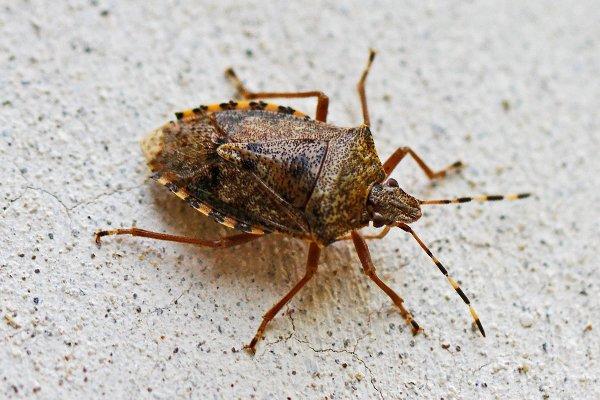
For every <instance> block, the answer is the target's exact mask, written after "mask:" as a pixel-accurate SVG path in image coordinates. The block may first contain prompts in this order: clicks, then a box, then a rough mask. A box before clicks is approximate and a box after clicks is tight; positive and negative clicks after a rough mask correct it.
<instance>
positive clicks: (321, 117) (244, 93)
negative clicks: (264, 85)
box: [225, 68, 329, 122]
mask: <svg viewBox="0 0 600 400" xmlns="http://www.w3.org/2000/svg"><path fill="white" fill-rule="evenodd" d="M225 76H226V77H227V78H228V79H229V80H230V81H231V82H232V83H233V85H234V86H235V88H236V90H237V92H238V95H239V96H240V97H241V98H243V99H248V100H252V99H273V98H285V99H298V98H306V97H316V98H317V113H316V116H315V119H316V120H317V121H321V122H326V121H327V110H328V109H329V97H327V95H326V94H325V93H323V92H321V91H319V90H312V91H308V92H252V91H250V90H248V89H247V88H246V86H245V85H244V83H243V82H242V81H241V80H240V78H238V77H237V75H236V74H235V72H234V71H233V68H228V69H227V70H225Z"/></svg>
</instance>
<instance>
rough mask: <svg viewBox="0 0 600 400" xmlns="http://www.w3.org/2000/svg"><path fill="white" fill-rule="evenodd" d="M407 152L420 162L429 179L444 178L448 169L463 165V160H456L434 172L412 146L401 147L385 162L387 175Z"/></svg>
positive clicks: (384, 167)
mask: <svg viewBox="0 0 600 400" xmlns="http://www.w3.org/2000/svg"><path fill="white" fill-rule="evenodd" d="M407 154H408V155H410V156H411V157H412V158H413V159H414V160H415V161H416V162H417V164H419V167H421V169H422V170H423V172H425V175H427V177H428V178H429V179H437V178H443V177H445V176H446V174H447V173H448V171H450V170H453V169H457V168H461V167H462V166H463V163H462V161H456V162H454V163H452V164H450V165H449V166H447V167H446V168H444V169H441V170H439V171H435V172H434V171H433V170H432V169H431V168H429V166H428V165H427V164H425V161H423V160H422V159H421V157H419V156H418V155H417V153H415V152H414V151H413V150H412V149H411V148H410V147H400V148H399V149H397V150H396V151H395V152H394V153H393V154H392V155H391V156H390V157H389V158H388V159H387V160H386V161H385V163H383V170H384V171H385V173H386V175H387V176H390V174H391V173H392V171H393V170H394V168H396V166H397V165H398V164H399V163H400V161H402V159H403V158H404V157H405V156H406V155H407Z"/></svg>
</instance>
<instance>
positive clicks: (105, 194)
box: [68, 183, 144, 211]
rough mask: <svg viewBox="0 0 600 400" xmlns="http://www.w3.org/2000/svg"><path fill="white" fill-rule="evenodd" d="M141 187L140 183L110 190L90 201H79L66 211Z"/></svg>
mask: <svg viewBox="0 0 600 400" xmlns="http://www.w3.org/2000/svg"><path fill="white" fill-rule="evenodd" d="M143 185H144V183H140V184H139V185H135V186H129V187H124V188H118V189H115V190H111V191H110V192H104V193H100V194H99V195H97V196H96V197H94V198H93V199H92V200H83V201H80V202H79V203H77V204H75V205H73V206H71V207H69V208H68V210H69V211H73V210H74V209H76V208H79V207H82V206H87V205H90V204H94V203H96V202H97V201H98V200H99V199H102V198H104V197H110V196H112V195H115V194H117V193H126V192H129V191H131V190H134V189H138V188H140V187H142V186H143Z"/></svg>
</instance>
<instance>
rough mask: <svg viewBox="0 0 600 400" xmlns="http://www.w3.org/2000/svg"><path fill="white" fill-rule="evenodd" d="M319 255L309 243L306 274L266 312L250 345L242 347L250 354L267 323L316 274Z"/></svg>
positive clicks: (319, 251) (313, 244)
mask: <svg viewBox="0 0 600 400" xmlns="http://www.w3.org/2000/svg"><path fill="white" fill-rule="evenodd" d="M320 254H321V249H320V248H319V246H318V245H317V244H316V243H314V242H311V244H310V247H309V248H308V259H307V261H306V272H305V273H304V276H303V277H302V279H300V281H299V282H298V283H296V285H294V287H293V288H292V290H290V291H289V292H288V294H286V295H285V296H283V298H282V299H281V300H279V301H278V302H277V303H276V304H275V305H274V306H273V307H271V308H270V309H269V311H267V313H266V314H265V315H264V316H263V318H262V322H261V323H260V326H259V327H258V329H257V331H256V334H255V335H254V337H253V338H252V340H251V341H250V343H249V344H248V345H246V346H244V348H245V349H248V350H249V351H250V352H252V354H254V353H255V348H256V343H257V342H258V341H259V340H260V339H261V338H262V336H263V333H264V331H265V329H266V327H267V325H268V324H269V322H270V321H271V320H272V319H273V318H274V317H275V315H277V313H278V312H279V311H280V310H281V308H282V307H283V306H284V305H286V304H287V302H288V301H290V300H291V299H292V298H293V297H294V296H295V295H296V293H298V291H299V290H300V289H302V287H303V286H304V285H306V283H307V282H308V281H309V280H310V278H312V277H313V275H314V274H315V272H317V266H318V264H319V255H320Z"/></svg>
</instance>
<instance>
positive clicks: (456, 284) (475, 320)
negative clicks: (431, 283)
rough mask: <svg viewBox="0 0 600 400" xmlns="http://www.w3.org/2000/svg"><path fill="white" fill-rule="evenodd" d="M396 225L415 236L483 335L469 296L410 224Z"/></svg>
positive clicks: (483, 333)
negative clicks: (466, 308)
mask: <svg viewBox="0 0 600 400" xmlns="http://www.w3.org/2000/svg"><path fill="white" fill-rule="evenodd" d="M396 226H397V227H398V228H400V229H402V230H403V231H405V232H408V233H410V234H411V235H412V237H413V238H415V240H416V241H417V243H419V246H421V248H422V249H423V251H425V253H427V255H428V256H429V258H431V259H432V260H433V263H434V264H435V265H436V266H437V267H438V269H439V270H440V272H441V273H442V274H444V276H445V277H446V279H448V282H449V283H450V285H451V286H452V288H453V289H454V290H456V293H458V295H459V296H460V298H461V299H462V300H463V301H464V302H465V304H466V305H467V306H468V307H469V312H470V313H471V317H473V321H474V322H475V324H476V325H477V328H479V332H481V334H482V335H483V337H485V331H484V330H483V326H482V325H481V322H480V321H479V317H478V316H477V313H476V312H475V309H474V308H473V306H472V305H471V302H470V301H469V298H468V297H467V296H466V295H465V293H464V292H463V291H462V289H461V288H460V286H458V283H457V282H456V281H455V280H454V279H453V278H452V277H451V276H450V275H449V274H448V271H447V270H446V268H444V266H443V265H442V263H441V262H440V261H439V260H438V259H437V258H436V257H435V256H434V255H433V254H432V253H431V250H429V248H428V247H427V246H426V245H425V243H423V241H422V240H421V239H420V238H419V236H417V234H416V233H415V231H413V230H412V228H411V227H410V226H408V225H406V224H404V223H401V222H399V223H397V225H396Z"/></svg>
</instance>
